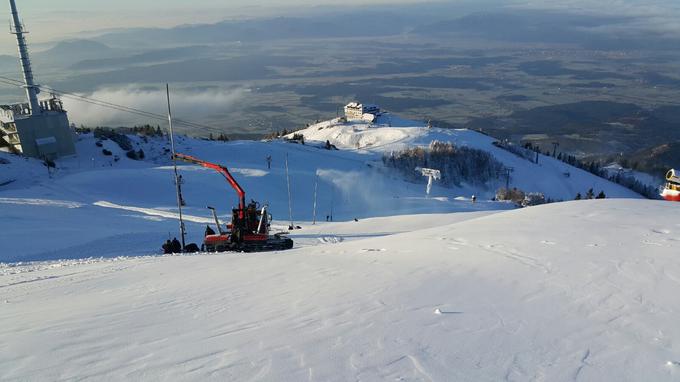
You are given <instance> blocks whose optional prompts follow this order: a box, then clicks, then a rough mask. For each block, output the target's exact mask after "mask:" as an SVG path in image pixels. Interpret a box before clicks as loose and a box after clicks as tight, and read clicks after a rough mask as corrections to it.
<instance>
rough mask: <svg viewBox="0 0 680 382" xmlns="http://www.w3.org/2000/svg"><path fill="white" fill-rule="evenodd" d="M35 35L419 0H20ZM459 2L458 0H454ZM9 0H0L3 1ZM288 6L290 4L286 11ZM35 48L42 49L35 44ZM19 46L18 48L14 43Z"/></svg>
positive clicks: (0, 38)
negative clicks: (311, 8) (302, 9)
mask: <svg viewBox="0 0 680 382" xmlns="http://www.w3.org/2000/svg"><path fill="white" fill-rule="evenodd" d="M15 1H16V3H17V7H18V8H19V13H20V15H21V18H22V19H23V20H24V23H25V24H26V26H27V27H28V29H29V31H30V32H31V34H30V35H29V42H31V43H33V44H39V43H41V42H46V41H54V40H56V39H61V38H64V37H76V36H75V34H76V33H77V32H80V31H92V30H101V29H109V28H126V27H140V26H150V27H170V26H175V25H180V24H194V23H210V22H217V21H221V20H224V19H230V18H242V17H257V16H273V15H276V14H278V13H287V12H291V10H292V9H295V8H299V7H300V6H306V7H307V8H310V4H311V7H314V8H322V7H324V6H329V5H331V6H332V5H339V4H346V5H352V6H361V5H364V4H371V5H375V4H381V3H383V4H384V3H406V2H418V1H417V0H312V1H305V0H258V1H252V0H250V1H247V0H192V1H186V0H163V1H162V2H161V1H159V0H113V1H101V0H94V1H92V0H60V1H54V0H15ZM454 1H456V0H454ZM3 2H4V4H5V5H4V6H0V20H2V19H4V20H7V21H6V22H7V23H9V19H10V11H9V0H4V1H3ZM3 2H0V4H2V3H3ZM285 8H288V10H287V11H286V9H285ZM0 44H2V47H0V52H6V51H7V50H8V49H7V48H6V47H7V44H13V37H12V36H10V35H9V34H8V33H1V32H0ZM34 48H39V46H35V47H34ZM12 49H13V48H12Z"/></svg>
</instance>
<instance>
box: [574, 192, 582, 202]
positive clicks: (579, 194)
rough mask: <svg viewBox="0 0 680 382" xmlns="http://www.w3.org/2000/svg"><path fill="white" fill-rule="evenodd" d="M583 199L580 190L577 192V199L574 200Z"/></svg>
mask: <svg viewBox="0 0 680 382" xmlns="http://www.w3.org/2000/svg"><path fill="white" fill-rule="evenodd" d="M581 199H582V197H581V193H580V192H579V193H577V194H576V199H574V200H581Z"/></svg>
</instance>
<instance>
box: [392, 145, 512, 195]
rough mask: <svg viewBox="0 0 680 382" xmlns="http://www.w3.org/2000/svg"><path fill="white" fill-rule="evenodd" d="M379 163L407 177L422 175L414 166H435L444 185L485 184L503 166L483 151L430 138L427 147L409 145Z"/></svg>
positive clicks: (498, 173)
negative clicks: (430, 140)
mask: <svg viewBox="0 0 680 382" xmlns="http://www.w3.org/2000/svg"><path fill="white" fill-rule="evenodd" d="M383 163H384V164H385V165H386V166H387V167H391V168H394V169H396V170H397V171H399V172H400V173H401V174H402V175H403V176H404V177H406V178H407V179H408V180H411V181H419V180H420V179H421V178H422V177H421V175H420V173H416V172H415V171H413V170H414V169H415V168H416V167H424V168H433V169H437V170H439V171H440V172H441V175H442V179H441V183H442V184H443V185H445V186H454V185H455V186H460V185H461V184H462V183H467V184H470V185H475V186H486V184H487V183H488V182H489V181H492V180H495V179H498V178H499V177H500V175H501V174H502V173H503V170H504V167H503V164H501V163H500V162H499V161H497V160H496V159H495V158H494V157H493V156H491V154H489V153H487V152H486V151H482V150H477V149H472V148H469V147H465V146H460V147H459V146H455V145H453V144H452V143H449V142H440V141H433V142H432V143H430V146H429V147H427V148H423V147H412V148H408V149H405V150H403V151H399V152H393V153H391V154H386V155H384V156H383Z"/></svg>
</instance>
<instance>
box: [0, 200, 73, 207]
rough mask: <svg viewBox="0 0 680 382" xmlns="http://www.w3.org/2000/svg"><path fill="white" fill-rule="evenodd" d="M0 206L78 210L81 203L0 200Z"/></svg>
mask: <svg viewBox="0 0 680 382" xmlns="http://www.w3.org/2000/svg"><path fill="white" fill-rule="evenodd" d="M0 204H14V205H24V206H41V207H59V208H80V207H82V206H83V204H82V203H78V202H71V201H66V200H50V199H31V198H0Z"/></svg>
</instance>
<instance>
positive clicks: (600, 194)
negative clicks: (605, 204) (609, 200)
mask: <svg viewBox="0 0 680 382" xmlns="http://www.w3.org/2000/svg"><path fill="white" fill-rule="evenodd" d="M606 197H607V196H606V195H605V194H604V191H600V193H599V194H597V196H596V197H595V199H604V198H606Z"/></svg>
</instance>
